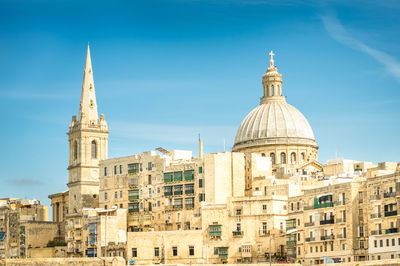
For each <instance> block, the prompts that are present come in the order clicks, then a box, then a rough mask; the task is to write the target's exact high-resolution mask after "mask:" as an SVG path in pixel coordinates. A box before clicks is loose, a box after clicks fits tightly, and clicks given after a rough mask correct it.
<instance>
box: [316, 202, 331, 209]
mask: <svg viewBox="0 0 400 266" xmlns="http://www.w3.org/2000/svg"><path fill="white" fill-rule="evenodd" d="M328 207H333V202H325V203H320V204H316V205H314V209H322V208H328Z"/></svg>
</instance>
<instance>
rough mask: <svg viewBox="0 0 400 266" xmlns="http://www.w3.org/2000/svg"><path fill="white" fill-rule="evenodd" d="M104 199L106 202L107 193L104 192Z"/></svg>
mask: <svg viewBox="0 0 400 266" xmlns="http://www.w3.org/2000/svg"><path fill="white" fill-rule="evenodd" d="M104 199H105V200H107V192H104Z"/></svg>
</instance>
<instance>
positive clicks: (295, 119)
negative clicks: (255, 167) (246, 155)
mask: <svg viewBox="0 0 400 266" xmlns="http://www.w3.org/2000/svg"><path fill="white" fill-rule="evenodd" d="M245 143H248V144H250V146H258V145H263V144H306V145H310V144H311V145H315V146H316V143H315V140H314V133H313V131H312V129H311V126H310V124H309V123H308V121H307V119H306V118H305V117H304V116H303V114H302V113H300V111H299V110H297V109H296V108H294V107H293V106H291V105H290V104H288V103H286V101H285V100H277V101H274V100H272V101H267V102H265V103H261V104H260V105H259V106H258V107H256V108H255V109H253V110H252V111H251V112H250V113H249V114H248V115H247V116H246V118H245V119H244V120H243V122H242V124H241V125H240V127H239V129H238V131H237V134H236V138H235V145H234V146H238V145H240V146H242V145H243V144H245ZM241 144H242V145H241Z"/></svg>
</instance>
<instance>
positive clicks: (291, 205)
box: [290, 202, 294, 211]
mask: <svg viewBox="0 0 400 266" xmlns="http://www.w3.org/2000/svg"><path fill="white" fill-rule="evenodd" d="M290 210H291V211H293V210H294V204H293V202H291V203H290Z"/></svg>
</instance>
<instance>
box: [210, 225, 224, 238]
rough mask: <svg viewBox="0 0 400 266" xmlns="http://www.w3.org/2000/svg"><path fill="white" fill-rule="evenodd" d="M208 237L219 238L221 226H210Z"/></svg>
mask: <svg viewBox="0 0 400 266" xmlns="http://www.w3.org/2000/svg"><path fill="white" fill-rule="evenodd" d="M209 235H210V236H211V237H216V236H221V235H222V225H219V224H213V225H210V227H209Z"/></svg>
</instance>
